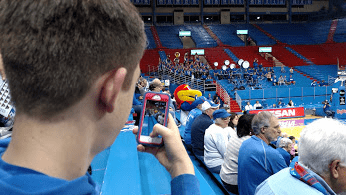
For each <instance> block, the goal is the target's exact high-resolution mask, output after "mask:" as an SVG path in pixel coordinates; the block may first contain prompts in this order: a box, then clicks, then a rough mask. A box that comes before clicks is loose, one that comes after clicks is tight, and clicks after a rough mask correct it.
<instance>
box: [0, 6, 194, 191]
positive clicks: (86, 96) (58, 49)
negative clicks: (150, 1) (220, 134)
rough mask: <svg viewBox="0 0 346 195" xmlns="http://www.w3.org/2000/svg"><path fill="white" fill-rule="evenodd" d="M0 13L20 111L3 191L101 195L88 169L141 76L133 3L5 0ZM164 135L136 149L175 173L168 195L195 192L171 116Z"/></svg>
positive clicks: (3, 152)
mask: <svg viewBox="0 0 346 195" xmlns="http://www.w3.org/2000/svg"><path fill="white" fill-rule="evenodd" d="M0 18H1V19H0V40H1V41H0V49H1V57H2V59H3V63H1V64H0V69H4V70H5V74H6V76H7V79H8V81H9V84H10V88H11V96H12V98H13V100H14V101H15V102H16V108H17V113H16V119H15V123H14V126H13V134H12V139H11V141H10V142H8V140H5V141H1V142H0V194H2V195H4V194H5V195H7V194H16V195H17V194H40V195H44V194H98V193H97V192H96V190H95V183H94V182H93V181H92V179H91V177H90V175H89V174H87V169H88V167H89V165H90V163H91V161H92V160H93V158H94V157H95V156H96V155H97V154H98V153H100V152H101V151H103V150H104V149H105V148H108V147H110V146H111V145H112V144H113V142H114V140H115V139H116V137H117V135H118V134H119V133H120V130H121V129H122V128H123V126H124V124H125V122H126V120H127V118H128V116H129V114H130V109H131V105H132V100H133V99H131V97H133V94H134V90H135V86H136V82H137V79H138V77H139V76H140V67H139V62H140V59H141V57H142V55H143V53H144V49H145V46H146V36H145V31H144V24H143V21H142V19H141V17H140V15H139V13H138V12H137V9H136V8H135V7H134V6H133V4H132V3H131V2H130V1H127V0H117V1H115V0H102V1H95V0H89V1H79V0H70V1H63V0H54V1H47V0H26V1H12V0H3V1H0ZM19 78H20V79H19ZM136 131H137V130H134V132H136ZM158 135H161V136H162V137H163V138H164V140H165V146H164V147H162V148H150V147H144V146H142V145H138V146H137V149H138V150H139V151H146V152H150V153H153V154H155V156H156V157H157V159H158V160H159V161H160V162H161V163H162V164H163V166H164V167H165V168H166V169H167V170H168V171H169V173H170V175H171V177H172V194H174V193H183V194H184V193H189V194H195V193H196V192H194V190H197V194H199V190H198V187H197V186H198V184H197V183H198V181H197V179H196V177H195V176H194V167H193V164H192V162H191V160H190V158H189V156H188V154H187V152H186V151H185V149H184V146H183V144H182V142H181V140H180V136H179V131H178V128H177V127H176V125H175V124H174V121H173V118H172V116H171V115H169V122H168V128H166V127H163V126H161V125H156V126H155V127H154V129H153V134H152V136H154V137H155V136H158ZM124 163H126V162H124ZM117 174H118V173H114V176H115V177H122V176H121V175H117ZM190 181H192V183H191V182H190ZM187 186H188V187H189V188H187ZM191 187H192V188H193V189H192V190H193V192H191V191H190V190H191Z"/></svg>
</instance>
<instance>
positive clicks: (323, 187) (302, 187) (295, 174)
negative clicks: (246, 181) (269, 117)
mask: <svg viewBox="0 0 346 195" xmlns="http://www.w3.org/2000/svg"><path fill="white" fill-rule="evenodd" d="M345 140H346V125H345V124H344V123H341V122H339V121H337V120H334V119H329V118H324V119H319V120H316V121H314V122H312V123H311V124H309V125H307V126H306V128H305V129H304V130H303V131H302V132H301V134H300V139H299V162H298V163H296V164H295V165H294V168H287V169H283V170H282V171H280V172H278V173H277V174H275V175H273V176H271V177H269V178H268V179H267V180H265V181H264V182H263V183H262V184H261V185H259V186H258V188H257V191H256V194H265V195H271V194H309V195H314V194H337V193H341V192H345V191H346V141H345Z"/></svg>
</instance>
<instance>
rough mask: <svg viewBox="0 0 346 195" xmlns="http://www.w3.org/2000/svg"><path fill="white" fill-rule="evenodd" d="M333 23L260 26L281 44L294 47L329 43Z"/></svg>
mask: <svg viewBox="0 0 346 195" xmlns="http://www.w3.org/2000/svg"><path fill="white" fill-rule="evenodd" d="M330 25H331V21H330V20H328V21H323V22H311V23H305V24H303V23H295V24H259V26H260V27H261V28H262V29H264V30H265V31H267V32H268V33H270V34H271V35H273V36H274V37H275V38H277V39H278V40H280V41H281V42H284V43H288V44H292V45H312V44H322V43H325V42H326V41H327V38H328V33H329V29H330Z"/></svg>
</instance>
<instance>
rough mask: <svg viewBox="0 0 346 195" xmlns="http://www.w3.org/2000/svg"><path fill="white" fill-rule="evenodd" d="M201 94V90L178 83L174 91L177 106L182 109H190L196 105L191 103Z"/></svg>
mask: <svg viewBox="0 0 346 195" xmlns="http://www.w3.org/2000/svg"><path fill="white" fill-rule="evenodd" d="M200 96H202V92H201V91H199V90H195V89H191V88H190V86H188V85H186V84H182V85H179V87H177V88H176V89H175V91H174V97H175V100H176V102H177V105H178V108H181V109H182V110H184V111H190V110H192V109H194V108H195V107H196V105H193V104H192V103H193V102H194V101H195V100H196V98H197V97H200Z"/></svg>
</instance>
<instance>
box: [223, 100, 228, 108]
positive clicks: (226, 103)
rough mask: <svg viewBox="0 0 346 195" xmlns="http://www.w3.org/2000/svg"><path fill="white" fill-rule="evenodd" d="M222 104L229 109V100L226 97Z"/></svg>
mask: <svg viewBox="0 0 346 195" xmlns="http://www.w3.org/2000/svg"><path fill="white" fill-rule="evenodd" d="M222 106H223V107H225V108H227V109H229V102H228V100H227V99H225V102H224V103H223V105H222Z"/></svg>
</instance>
